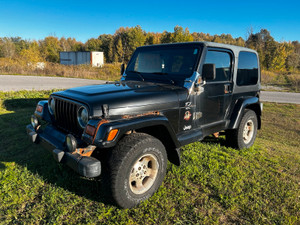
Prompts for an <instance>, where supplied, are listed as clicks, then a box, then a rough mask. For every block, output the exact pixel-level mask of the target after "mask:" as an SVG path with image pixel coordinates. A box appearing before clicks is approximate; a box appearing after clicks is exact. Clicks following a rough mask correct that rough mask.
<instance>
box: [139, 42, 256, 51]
mask: <svg viewBox="0 0 300 225" xmlns="http://www.w3.org/2000/svg"><path fill="white" fill-rule="evenodd" d="M168 45H170V46H172V45H194V46H195V45H201V46H207V47H216V48H226V49H230V50H232V51H233V52H235V53H237V52H240V51H248V52H253V53H256V54H257V52H256V51H255V50H253V49H250V48H245V47H241V46H237V45H230V44H222V43H216V42H208V41H194V42H179V43H166V44H158V45H147V46H142V48H144V47H151V46H156V47H159V46H168Z"/></svg>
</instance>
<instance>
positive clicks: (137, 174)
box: [129, 154, 159, 194]
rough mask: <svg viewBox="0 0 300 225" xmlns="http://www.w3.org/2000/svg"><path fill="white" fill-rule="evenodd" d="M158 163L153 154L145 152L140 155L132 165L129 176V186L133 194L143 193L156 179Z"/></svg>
mask: <svg viewBox="0 0 300 225" xmlns="http://www.w3.org/2000/svg"><path fill="white" fill-rule="evenodd" d="M158 169H159V164H158V160H157V158H156V157H155V156H154V155H153V154H146V155H143V156H142V157H140V158H139V159H138V160H137V161H136V162H135V163H134V165H133V167H132V169H131V172H130V176H129V186H130V189H131V191H132V192H133V193H134V194H144V193H145V192H147V191H148V190H149V189H150V188H151V187H152V185H153V183H154V181H155V180H156V177H157V173H158Z"/></svg>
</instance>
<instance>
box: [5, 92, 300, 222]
mask: <svg viewBox="0 0 300 225" xmlns="http://www.w3.org/2000/svg"><path fill="white" fill-rule="evenodd" d="M49 94H50V92H27V91H26V92H25V91H21V92H14V93H12V92H11V93H3V92H0V127H1V129H0V224H9V223H10V224H15V223H18V224H23V223H25V224H39V223H51V224H52V223H56V224H61V223H65V224H82V223H105V224H116V223H118V224H134V223H137V224H157V223H162V224H195V223H198V224H300V113H299V112H300V105H289V104H271V103H268V104H265V105H264V113H263V122H262V128H263V129H262V130H261V131H259V133H258V138H257V140H256V143H255V146H254V147H252V148H251V149H248V150H246V149H245V150H242V151H237V150H234V149H231V148H227V147H225V146H224V145H223V142H224V140H223V139H219V140H218V139H214V138H208V139H206V140H205V141H204V142H201V143H200V142H199V143H194V144H190V145H187V146H185V147H184V148H183V150H184V151H183V154H182V166H181V167H176V166H173V165H171V164H169V165H168V171H167V176H166V177H165V179H164V182H163V185H162V187H161V188H160V189H159V191H158V192H157V193H156V194H155V195H154V196H153V197H152V198H150V199H149V200H148V201H145V202H143V203H142V204H140V205H139V206H138V207H136V208H134V209H126V210H124V209H118V208H116V207H115V206H112V205H110V204H109V199H107V197H106V195H105V193H102V192H101V183H100V182H99V181H97V180H92V179H84V178H81V177H78V176H77V174H75V173H74V172H73V171H71V170H70V169H69V168H67V167H66V166H64V165H58V164H57V163H56V162H55V161H54V160H53V159H52V156H51V154H50V153H49V152H47V151H46V150H44V149H42V148H40V147H39V146H37V145H34V144H32V143H30V142H29V141H28V140H27V136H26V132H25V125H26V124H28V123H29V120H30V115H31V114H32V112H33V110H34V108H35V105H36V103H37V101H38V100H39V99H43V98H47V97H48V96H49Z"/></svg>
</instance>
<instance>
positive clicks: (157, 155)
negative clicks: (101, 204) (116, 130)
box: [106, 133, 167, 208]
mask: <svg viewBox="0 0 300 225" xmlns="http://www.w3.org/2000/svg"><path fill="white" fill-rule="evenodd" d="M139 160H141V161H139ZM147 160H150V161H151V160H152V161H151V163H150V161H149V162H147ZM143 161H145V163H146V166H145V165H144V172H143V168H140V167H143V166H139V165H143V164H141V163H143ZM150 164H151V165H150ZM134 165H135V168H133V166H134ZM154 165H155V166H154ZM148 167H149V168H148ZM150 167H152V168H150ZM166 167H167V153H166V150H165V147H164V145H163V144H162V143H161V142H160V141H159V140H158V139H156V138H154V137H153V136H150V135H148V134H144V133H133V134H130V135H127V136H125V137H124V138H123V139H122V140H120V141H119V143H118V144H117V145H116V146H115V147H114V148H113V149H112V151H111V153H110V155H109V159H108V163H107V168H106V169H107V172H108V174H107V175H108V176H107V180H106V182H108V184H107V186H108V188H110V190H109V193H110V194H111V195H112V198H113V200H114V202H115V203H116V204H117V205H118V206H120V207H122V208H132V207H134V206H136V205H137V204H139V203H140V202H141V201H144V200H146V199H148V198H149V197H150V196H152V195H153V194H154V193H155V192H156V190H157V189H158V188H159V186H160V185H161V183H162V181H163V179H164V176H165V174H166ZM153 168H155V169H156V170H154V169H153ZM139 169H140V170H139ZM147 171H148V172H149V171H151V172H152V173H153V174H155V179H151V180H150V179H149V178H150V176H152V177H154V175H149V177H147V175H146V173H148V172H147ZM144 173H145V178H142V175H143V174H144ZM132 175H134V176H132ZM135 176H137V178H135ZM132 177H133V179H138V178H141V179H140V180H139V181H141V180H142V184H143V182H144V181H146V182H145V184H148V185H147V187H148V188H144V189H143V187H144V186H142V188H140V189H138V188H136V186H137V183H139V184H141V183H140V182H136V183H135V181H133V180H132ZM153 180H154V181H153ZM147 182H148V183H147ZM149 182H150V183H149ZM139 187H141V185H139ZM141 190H142V191H141ZM139 191H140V192H141V193H138V192H139Z"/></svg>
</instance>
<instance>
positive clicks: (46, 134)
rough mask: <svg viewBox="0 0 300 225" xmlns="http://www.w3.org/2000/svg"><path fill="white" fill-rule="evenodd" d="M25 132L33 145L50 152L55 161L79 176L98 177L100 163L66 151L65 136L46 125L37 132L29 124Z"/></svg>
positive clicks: (88, 157)
mask: <svg viewBox="0 0 300 225" xmlns="http://www.w3.org/2000/svg"><path fill="white" fill-rule="evenodd" d="M26 131H27V134H28V136H29V137H30V140H31V141H32V142H34V143H40V144H42V145H43V146H44V147H45V148H46V149H48V150H50V152H51V153H52V154H53V157H54V159H55V160H56V161H58V162H60V163H64V164H66V165H68V166H69V167H70V168H72V169H73V170H75V171H76V172H77V173H79V174H80V175H81V176H84V177H98V176H100V174H101V163H100V161H99V160H98V159H95V158H93V157H90V156H82V155H80V154H78V153H70V152H67V151H66V147H65V140H66V134H64V133H63V132H61V131H59V130H57V129H56V128H55V127H53V126H51V125H48V126H47V127H46V128H45V129H44V130H43V131H42V130H40V129H39V130H37V131H35V129H34V128H33V127H32V125H31V124H29V125H27V126H26Z"/></svg>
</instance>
